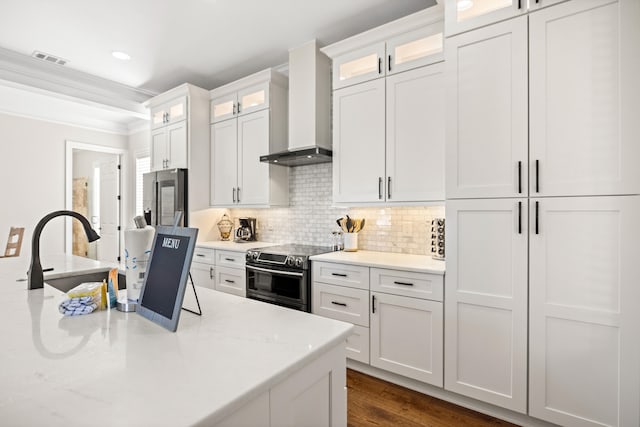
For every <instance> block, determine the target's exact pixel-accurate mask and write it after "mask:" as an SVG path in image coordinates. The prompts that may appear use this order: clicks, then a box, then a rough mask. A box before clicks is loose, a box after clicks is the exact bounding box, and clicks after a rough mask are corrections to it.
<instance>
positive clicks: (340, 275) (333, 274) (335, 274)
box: [331, 273, 347, 277]
mask: <svg viewBox="0 0 640 427" xmlns="http://www.w3.org/2000/svg"><path fill="white" fill-rule="evenodd" d="M331 275H332V276H338V277H347V275H346V274H344V273H331Z"/></svg>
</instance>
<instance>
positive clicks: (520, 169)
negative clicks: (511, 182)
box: [518, 161, 522, 194]
mask: <svg viewBox="0 0 640 427" xmlns="http://www.w3.org/2000/svg"><path fill="white" fill-rule="evenodd" d="M521 193H522V161H519V162H518V194H521Z"/></svg>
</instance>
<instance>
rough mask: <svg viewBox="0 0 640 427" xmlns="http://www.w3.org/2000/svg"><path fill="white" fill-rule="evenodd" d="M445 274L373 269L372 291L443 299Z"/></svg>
mask: <svg viewBox="0 0 640 427" xmlns="http://www.w3.org/2000/svg"><path fill="white" fill-rule="evenodd" d="M443 279H444V276H441V275H439V274H428V273H413V272H410V271H400V270H387V269H382V268H372V269H371V291H377V292H384V293H387V294H394V295H404V296H408V297H413V298H421V299H429V300H434V301H442V293H443V288H444V286H443V283H444V280H443Z"/></svg>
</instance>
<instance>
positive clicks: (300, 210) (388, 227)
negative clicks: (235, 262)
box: [212, 163, 444, 255]
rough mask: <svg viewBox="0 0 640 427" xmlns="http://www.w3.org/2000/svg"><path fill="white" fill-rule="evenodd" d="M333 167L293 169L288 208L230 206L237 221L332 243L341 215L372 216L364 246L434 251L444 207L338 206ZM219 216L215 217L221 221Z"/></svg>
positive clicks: (283, 238)
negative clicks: (434, 228)
mask: <svg viewBox="0 0 640 427" xmlns="http://www.w3.org/2000/svg"><path fill="white" fill-rule="evenodd" d="M331 166H332V165H331V163H321V164H317V165H307V166H298V167H293V168H291V170H290V175H289V207H287V208H270V209H245V208H239V209H230V210H229V215H230V216H231V217H232V218H233V219H234V220H235V221H236V223H237V218H238V217H243V216H250V217H255V218H257V233H258V239H259V240H264V241H267V242H274V243H302V244H309V245H319V246H331V244H332V241H331V232H332V231H335V230H338V226H337V225H336V219H338V218H340V217H342V216H344V215H346V214H349V216H350V217H353V218H365V219H366V224H365V227H364V229H363V230H362V231H361V232H360V233H358V248H359V249H365V250H372V251H382V252H396V253H409V254H418V255H429V254H430V252H429V248H430V237H431V219H432V218H435V217H444V206H416V207H407V206H402V207H386V206H385V207H371V208H364V207H355V208H344V207H335V206H332V204H333V202H332V191H333V188H332V171H331ZM218 211H219V210H216V212H218ZM221 215H222V214H220V216H221ZM218 220H219V218H212V221H214V222H215V223H217V222H218Z"/></svg>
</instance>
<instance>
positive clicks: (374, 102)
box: [322, 8, 444, 203]
mask: <svg viewBox="0 0 640 427" xmlns="http://www.w3.org/2000/svg"><path fill="white" fill-rule="evenodd" d="M431 9H432V10H431ZM438 12H439V13H440V14H439V15H438ZM441 13H442V11H441V9H439V8H430V10H425V11H423V12H419V13H417V14H414V15H410V16H409V17H407V18H405V19H401V20H398V21H395V22H392V23H390V24H387V25H386V26H383V27H379V28H377V29H375V30H372V31H370V32H367V33H365V34H363V35H360V36H355V37H353V38H351V39H347V40H345V41H343V42H339V43H336V44H335V45H332V46H329V47H326V48H324V49H322V51H323V52H324V53H326V54H327V55H328V56H329V57H331V58H333V68H334V74H333V76H334V81H333V89H334V93H333V100H334V101H333V122H334V124H333V199H334V201H335V202H338V203H369V202H392V203H393V202H416V201H419V202H420V201H434V200H443V199H444V176H443V173H444V171H443V158H444V91H443V89H442V88H443V85H444V80H443V67H442V64H434V63H435V62H439V61H442V22H439V21H438V20H439V19H442V15H441ZM418 22H420V23H421V25H419V27H421V28H419V29H414V27H413V26H414V25H417V23H418ZM389 34H393V35H394V36H393V37H391V36H390V35H389ZM376 38H377V39H378V40H379V39H380V38H381V39H382V40H384V41H376V42H375V43H372V40H376ZM426 64H432V65H428V66H425V65H426ZM385 76H386V77H385Z"/></svg>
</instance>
